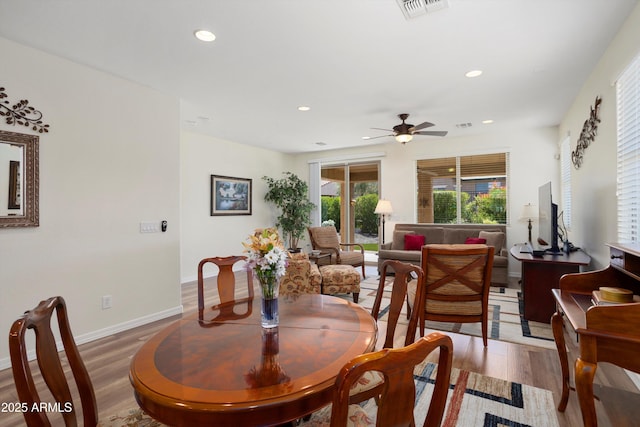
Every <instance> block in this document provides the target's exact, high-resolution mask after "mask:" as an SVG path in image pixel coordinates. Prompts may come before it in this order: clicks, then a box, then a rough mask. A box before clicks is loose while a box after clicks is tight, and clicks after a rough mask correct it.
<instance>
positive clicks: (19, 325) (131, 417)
mask: <svg viewBox="0 0 640 427" xmlns="http://www.w3.org/2000/svg"><path fill="white" fill-rule="evenodd" d="M54 311H55V312H56V317H57V323H58V330H59V336H60V339H61V340H62V344H63V346H64V353H65V356H66V359H67V363H68V367H69V368H68V369H70V370H71V373H72V374H73V378H74V380H75V387H74V389H77V394H78V395H79V399H80V404H81V405H76V403H77V399H75V400H74V398H73V397H74V396H75V397H77V396H76V394H75V393H73V394H72V392H71V387H70V384H69V382H68V380H67V376H68V375H65V368H63V365H62V362H61V359H60V354H59V353H58V349H57V346H56V338H55V336H54V332H53V330H52V327H51V324H52V317H53V313H54ZM29 329H31V330H33V331H34V335H35V345H36V357H37V361H38V367H39V371H40V374H41V375H42V378H43V379H44V383H45V385H44V386H36V384H39V381H36V380H34V375H33V372H32V370H31V366H30V364H29V360H28V356H27V352H28V349H27V345H26V342H25V341H26V339H25V338H26V336H27V332H28V330H29ZM9 353H10V356H11V369H12V371H13V379H14V382H15V385H16V390H17V392H18V399H19V401H20V403H21V405H23V406H21V407H25V408H28V409H31V410H26V411H23V412H22V414H23V415H24V418H25V421H26V424H27V426H28V427H46V426H51V425H52V421H51V420H50V419H49V415H48V414H49V413H48V411H46V410H38V409H37V408H42V406H41V405H42V404H44V405H46V406H45V407H51V405H53V404H55V405H56V408H59V410H57V411H55V412H56V413H57V414H59V416H61V417H62V421H60V422H64V425H65V426H67V427H69V426H78V425H83V426H85V427H88V426H91V427H96V426H100V427H111V426H113V427H115V426H129V425H144V426H149V427H151V426H154V427H157V426H162V424H160V423H159V422H157V421H155V420H153V419H151V418H150V417H149V416H148V415H146V414H145V413H144V412H142V410H141V409H140V408H133V409H131V410H130V411H125V412H123V413H121V414H115V415H113V416H109V417H106V420H104V421H101V422H100V421H99V420H98V407H97V403H96V396H95V392H94V390H93V385H92V383H91V378H90V377H89V373H88V371H87V369H86V367H85V365H84V362H83V361H82V358H81V357H80V352H79V351H78V347H77V346H76V342H75V340H74V339H73V334H72V333H71V327H70V325H69V317H68V315H67V307H66V304H65V302H64V299H63V298H62V297H59V296H57V297H51V298H49V299H47V300H45V301H41V302H40V304H38V306H37V307H35V308H34V309H33V310H30V311H27V312H25V313H24V315H23V316H22V317H20V318H19V319H18V320H16V321H15V322H14V323H13V325H12V326H11V331H10V332H9ZM65 366H66V364H65ZM68 369H67V370H68ZM36 372H37V371H36ZM69 377H70V376H69ZM45 388H48V391H46V390H44V389H45ZM39 389H40V391H44V392H45V396H48V395H49V394H50V395H51V396H52V397H53V400H51V399H50V398H48V397H47V399H45V401H44V402H43V401H42V400H41V397H40V393H39ZM34 408H36V409H35V410H34ZM80 408H82V410H80ZM80 413H81V414H82V415H80ZM56 416H58V415H56ZM52 418H53V417H52ZM53 425H60V424H58V420H57V419H54V420H53Z"/></svg>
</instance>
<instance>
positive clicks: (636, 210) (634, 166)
mask: <svg viewBox="0 0 640 427" xmlns="http://www.w3.org/2000/svg"><path fill="white" fill-rule="evenodd" d="M616 97H617V124H618V147H617V153H618V171H617V189H616V194H617V196H618V240H619V241H620V242H622V243H630V242H637V241H638V240H639V239H638V237H639V233H640V229H639V224H638V221H639V215H640V56H638V57H636V58H635V59H634V60H633V62H632V63H631V65H629V67H628V68H627V69H626V70H625V71H624V73H623V74H622V75H621V76H620V78H619V79H618V81H617V82H616Z"/></svg>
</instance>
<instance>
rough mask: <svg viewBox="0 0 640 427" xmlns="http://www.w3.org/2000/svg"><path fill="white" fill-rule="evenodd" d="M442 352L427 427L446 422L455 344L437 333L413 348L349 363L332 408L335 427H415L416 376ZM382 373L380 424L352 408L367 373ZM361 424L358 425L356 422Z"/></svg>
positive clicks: (342, 372)
mask: <svg viewBox="0 0 640 427" xmlns="http://www.w3.org/2000/svg"><path fill="white" fill-rule="evenodd" d="M438 349H439V357H438V370H437V374H436V380H435V385H434V388H433V394H432V396H431V402H430V405H429V410H428V411H427V415H426V418H425V421H424V424H423V425H424V426H425V427H426V426H428V427H436V426H439V425H440V423H441V422H442V417H443V415H444V409H445V406H446V403H447V393H448V391H449V381H450V377H451V364H452V358H453V342H452V341H451V338H449V337H448V336H446V335H444V334H441V333H440V332H433V333H431V334H429V335H428V336H426V337H422V338H420V339H419V340H418V341H416V342H415V343H413V344H410V345H409V346H406V347H401V348H397V349H382V350H380V351H378V352H375V353H365V354H363V355H361V356H358V357H356V358H354V359H352V360H351V361H350V362H348V363H347V364H346V365H345V366H344V367H343V368H342V369H341V370H340V373H339V374H338V376H337V378H336V383H335V388H336V392H335V394H334V398H333V405H332V408H331V427H344V426H347V425H348V423H349V421H348V420H351V425H354V424H355V425H376V426H398V427H399V426H406V427H413V426H415V420H414V415H413V411H414V405H415V399H416V386H415V382H414V379H413V372H414V369H415V367H416V365H418V364H420V363H422V362H423V361H424V360H425V359H426V358H427V356H428V355H429V354H431V353H432V352H433V351H435V350H438ZM371 370H374V371H378V372H380V373H381V374H382V375H383V377H384V387H382V388H381V389H380V395H379V396H378V397H377V399H376V401H377V402H378V404H377V405H375V410H376V412H377V414H376V417H375V418H376V423H375V424H374V423H373V421H372V419H373V417H372V416H371V415H372V414H368V413H367V412H366V410H365V409H363V407H362V406H360V405H357V404H350V391H351V388H352V387H353V384H354V383H355V382H357V381H358V380H359V379H360V377H361V376H362V374H363V373H364V372H366V371H371ZM353 420H357V423H355V422H353Z"/></svg>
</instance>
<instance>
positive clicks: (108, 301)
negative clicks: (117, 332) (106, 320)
mask: <svg viewBox="0 0 640 427" xmlns="http://www.w3.org/2000/svg"><path fill="white" fill-rule="evenodd" d="M112 304H113V300H112V298H111V295H105V296H103V297H102V309H103V310H106V309H108V308H111V305H112Z"/></svg>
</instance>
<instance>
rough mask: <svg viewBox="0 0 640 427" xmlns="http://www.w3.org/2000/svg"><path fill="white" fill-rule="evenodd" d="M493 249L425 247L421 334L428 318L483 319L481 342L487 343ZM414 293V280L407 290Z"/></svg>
mask: <svg viewBox="0 0 640 427" xmlns="http://www.w3.org/2000/svg"><path fill="white" fill-rule="evenodd" d="M494 250H495V249H494V247H493V246H487V245H483V244H452V245H441V244H430V245H425V246H423V247H422V270H423V271H424V275H425V285H424V292H423V295H424V301H423V302H422V303H423V308H422V309H420V321H419V323H420V336H424V327H425V322H426V321H427V320H434V321H437V322H453V323H475V322H480V323H481V324H482V342H483V343H484V346H485V347H486V346H487V329H488V323H489V321H488V316H489V288H490V287H491V271H492V268H493V254H494ZM414 293H415V288H414V286H413V284H412V286H410V287H409V291H408V294H409V298H408V301H409V302H411V301H414V300H415V295H414ZM408 305H410V304H408ZM411 309H413V308H412V307H411V306H410V308H409V310H411Z"/></svg>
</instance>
